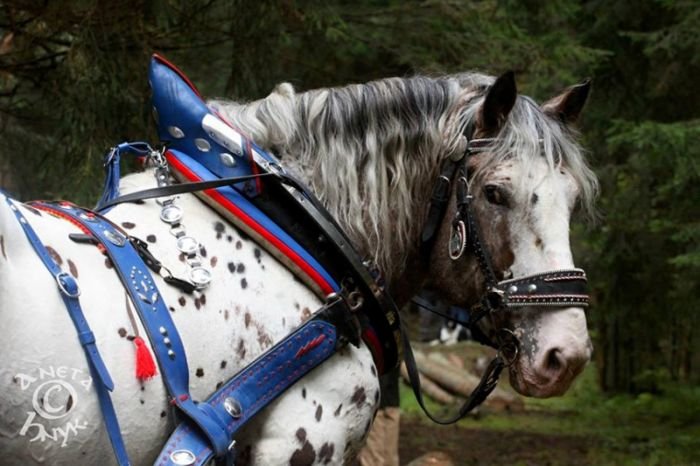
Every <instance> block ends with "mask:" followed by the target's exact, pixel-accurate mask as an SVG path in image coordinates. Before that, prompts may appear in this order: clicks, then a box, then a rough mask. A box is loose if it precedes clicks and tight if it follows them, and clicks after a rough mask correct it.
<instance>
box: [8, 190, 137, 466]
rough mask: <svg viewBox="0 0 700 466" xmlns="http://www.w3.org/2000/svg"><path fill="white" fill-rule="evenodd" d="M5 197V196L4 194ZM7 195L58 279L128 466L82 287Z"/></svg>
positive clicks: (113, 438) (110, 430)
mask: <svg viewBox="0 0 700 466" xmlns="http://www.w3.org/2000/svg"><path fill="white" fill-rule="evenodd" d="M2 194H3V195H4V193H2ZM4 196H5V201H6V202H7V204H8V205H9V207H10V210H12V212H13V213H14V215H15V218H16V219H17V221H18V222H19V224H20V226H21V227H22V230H23V231H24V234H25V235H26V237H27V239H28V240H29V244H30V245H31V246H32V248H33V249H34V251H35V252H36V254H37V256H38V257H39V259H41V262H42V263H43V264H44V266H45V267H46V268H47V269H48V271H49V273H50V274H51V275H52V276H53V277H54V279H55V280H56V284H57V285H58V291H59V293H60V295H61V299H62V300H63V303H64V304H65V305H66V309H67V310H68V315H69V316H70V318H71V320H72V321H73V325H74V326H75V329H76V331H77V332H78V340H79V341H80V345H81V346H82V347H83V350H84V351H85V356H86V358H87V361H88V366H89V368H90V374H91V376H92V378H93V380H95V381H96V383H95V384H94V387H95V390H96V391H97V398H98V400H99V403H100V410H101V411H102V417H103V419H104V423H105V428H106V429H107V435H108V436H109V440H110V443H111V444H112V449H113V450H114V455H115V457H116V459H117V463H118V464H119V465H120V466H127V465H129V464H130V463H129V457H128V455H127V452H126V447H125V445H124V440H123V439H122V436H121V429H120V428H119V420H118V419H117V414H116V412H115V410H114V405H113V404H112V399H111V397H110V394H109V392H111V391H112V390H114V382H112V378H111V376H110V375H109V371H108V370H107V367H106V366H105V364H104V362H103V361H102V357H101V356H100V352H99V351H98V349H97V346H96V342H95V335H94V334H93V333H92V330H91V329H90V325H89V324H88V321H87V319H86V318H85V314H84V313H83V310H82V307H81V306H80V299H79V297H80V288H79V286H78V282H77V281H76V280H75V279H74V278H73V277H72V276H71V275H70V274H68V273H66V272H64V271H62V270H61V268H60V267H59V266H58V265H57V264H56V262H55V261H54V260H53V259H52V258H51V254H49V251H48V250H47V249H46V246H44V244H43V243H42V242H41V239H39V237H38V236H37V234H36V232H35V231H34V229H33V228H32V226H31V224H30V223H29V222H28V221H27V219H26V218H25V217H24V215H23V214H22V212H21V211H20V209H18V208H17V206H16V205H15V203H14V202H13V201H12V200H11V199H10V198H9V197H8V196H6V195H4Z"/></svg>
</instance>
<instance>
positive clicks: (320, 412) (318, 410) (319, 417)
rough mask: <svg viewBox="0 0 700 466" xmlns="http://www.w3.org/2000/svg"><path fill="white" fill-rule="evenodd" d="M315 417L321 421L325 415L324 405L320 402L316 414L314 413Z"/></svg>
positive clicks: (317, 420)
mask: <svg viewBox="0 0 700 466" xmlns="http://www.w3.org/2000/svg"><path fill="white" fill-rule="evenodd" d="M314 417H315V418H316V422H321V417H323V406H321V404H320V403H319V405H318V407H317V408H316V414H314Z"/></svg>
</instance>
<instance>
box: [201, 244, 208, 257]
mask: <svg viewBox="0 0 700 466" xmlns="http://www.w3.org/2000/svg"><path fill="white" fill-rule="evenodd" d="M199 254H200V255H201V256H202V257H207V248H205V247H204V246H200V247H199Z"/></svg>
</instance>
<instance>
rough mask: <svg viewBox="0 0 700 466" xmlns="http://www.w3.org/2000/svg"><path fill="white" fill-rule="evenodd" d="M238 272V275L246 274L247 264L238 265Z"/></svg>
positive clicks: (240, 263)
mask: <svg viewBox="0 0 700 466" xmlns="http://www.w3.org/2000/svg"><path fill="white" fill-rule="evenodd" d="M236 272H238V273H243V272H245V264H244V263H243V262H239V263H238V265H237V266H236Z"/></svg>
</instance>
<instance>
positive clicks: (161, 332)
mask: <svg viewBox="0 0 700 466" xmlns="http://www.w3.org/2000/svg"><path fill="white" fill-rule="evenodd" d="M158 331H159V332H160V334H161V335H167V334H168V331H167V330H165V327H160V328H159V329H158Z"/></svg>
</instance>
